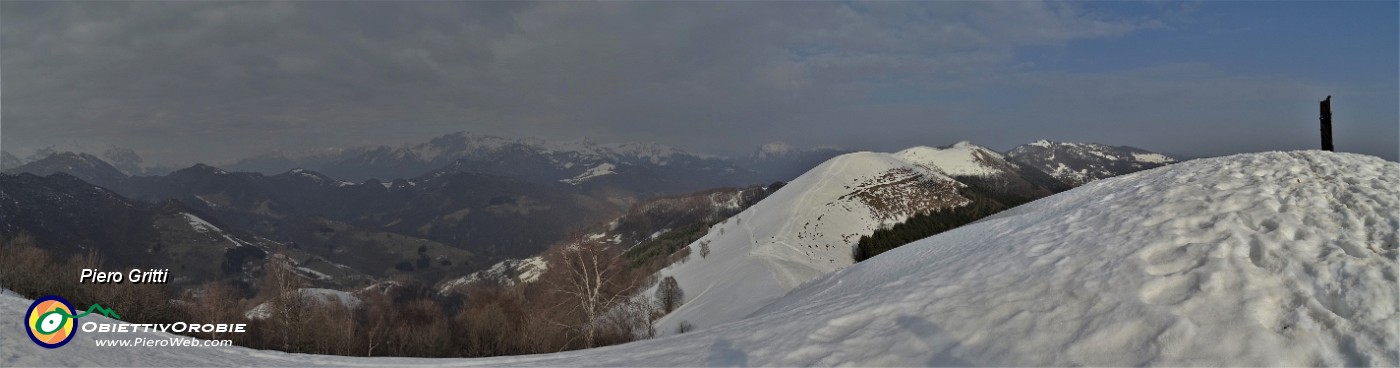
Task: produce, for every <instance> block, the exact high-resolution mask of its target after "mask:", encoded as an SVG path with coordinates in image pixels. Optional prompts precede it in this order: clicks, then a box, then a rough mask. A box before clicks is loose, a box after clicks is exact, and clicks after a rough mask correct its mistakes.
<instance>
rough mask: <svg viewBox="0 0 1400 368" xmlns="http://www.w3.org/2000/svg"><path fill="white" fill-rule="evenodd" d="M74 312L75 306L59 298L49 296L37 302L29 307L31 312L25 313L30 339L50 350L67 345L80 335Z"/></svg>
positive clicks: (25, 324) (25, 323)
mask: <svg viewBox="0 0 1400 368" xmlns="http://www.w3.org/2000/svg"><path fill="white" fill-rule="evenodd" d="M73 312H74V310H73V305H72V304H69V303H68V300H67V299H63V298H62V297H59V296H55V295H48V296H45V297H42V298H39V299H37V300H35V301H34V303H33V304H30V305H29V311H27V312H24V326H25V327H26V328H25V330H26V331H27V332H29V339H31V340H34V343H35V344H39V346H43V347H45V348H49V349H53V348H57V347H60V346H63V345H64V344H67V343H68V341H71V340H73V335H76V334H77V333H78V331H77V328H76V326H77V324H78V321H77V318H74V317H73V314H74V313H73Z"/></svg>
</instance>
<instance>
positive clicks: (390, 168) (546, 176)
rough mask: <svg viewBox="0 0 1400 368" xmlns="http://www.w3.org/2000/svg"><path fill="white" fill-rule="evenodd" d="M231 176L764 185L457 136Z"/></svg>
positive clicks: (531, 141)
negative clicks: (464, 176) (453, 176)
mask: <svg viewBox="0 0 1400 368" xmlns="http://www.w3.org/2000/svg"><path fill="white" fill-rule="evenodd" d="M228 167H229V168H230V169H231V170H258V171H264V172H266V170H268V169H276V171H279V172H280V171H283V170H287V169H290V168H293V167H305V168H311V169H314V170H316V171H319V172H322V173H325V174H326V175H329V176H331V177H335V178H338V179H343V180H350V181H362V180H366V179H370V178H375V179H380V180H386V181H387V180H392V179H396V178H415V177H420V176H423V175H425V174H427V173H432V172H434V171H444V172H462V173H475V174H489V175H498V176H505V177H511V178H516V179H522V180H526V181H530V182H534V183H564V184H569V185H575V186H596V187H616V188H621V189H624V190H627V191H631V192H637V193H642V194H663V193H678V192H686V191H693V190H699V189H704V188H710V187H717V186H726V185H746V184H752V183H755V182H760V181H763V180H764V179H767V178H764V177H761V176H760V175H758V174H757V173H756V172H754V171H753V170H749V169H747V168H744V167H741V166H740V165H737V164H735V163H733V162H730V161H728V160H726V159H723V158H720V157H715V156H709V155H703V154H695V153H690V152H685V151H682V150H679V149H676V148H673V147H669V146H665V145H661V144H657V143H598V142H594V141H591V140H588V139H580V140H574V141H563V142H554V141H548V140H543V139H538V138H521V139H511V138H503V137H497V136H491V135H481V134H471V133H454V134H448V135H443V136H440V137H436V138H433V139H431V140H429V141H427V142H422V143H414V144H406V145H402V146H397V147H390V146H377V147H363V148H355V149H350V150H344V151H338V152H333V153H322V154H316V155H309V156H306V157H304V158H301V159H291V158H286V157H282V156H265V157H258V158H253V159H246V160H243V161H240V162H238V163H235V164H233V165H229V166H228Z"/></svg>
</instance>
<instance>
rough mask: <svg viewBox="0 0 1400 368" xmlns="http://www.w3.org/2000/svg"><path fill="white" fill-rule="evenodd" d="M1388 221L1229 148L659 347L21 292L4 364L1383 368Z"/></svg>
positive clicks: (1392, 245) (1392, 211)
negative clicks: (146, 311)
mask: <svg viewBox="0 0 1400 368" xmlns="http://www.w3.org/2000/svg"><path fill="white" fill-rule="evenodd" d="M931 177H936V176H931ZM794 184H797V181H794ZM853 184H854V183H853ZM779 194H781V193H778V194H774V196H773V197H774V198H779ZM765 202H766V201H765ZM760 205H762V204H760ZM757 207H758V206H755V208H757ZM1397 213H1400V164H1397V163H1395V162H1388V161H1384V160H1381V159H1378V158H1375V157H1370V156H1363V155H1355V154H1345V153H1331V152H1320V151H1303V152H1268V153H1257V154H1242V155H1235V156H1228V157H1221V158H1212V159H1202V160H1194V161H1188V162H1183V163H1179V164H1174V165H1169V166H1165V167H1161V168H1157V169H1153V170H1148V171H1143V172H1139V173H1135V174H1130V175H1125V176H1121V177H1116V178H1110V179H1104V180H1098V181H1094V182H1091V183H1089V184H1087V185H1084V186H1082V187H1079V188H1077V189H1074V190H1071V191H1068V192H1064V193H1060V194H1057V195H1054V196H1051V197H1047V198H1044V199H1041V200H1038V201H1035V202H1032V203H1030V204H1026V205H1023V206H1020V207H1017V208H1014V209H1012V210H1009V211H1006V212H1003V213H1001V214H998V215H995V216H993V217H990V218H987V219H984V220H982V221H979V222H977V223H974V224H971V225H967V226H964V227H961V228H958V229H955V230H952V231H948V232H945V233H942V234H939V235H936V236H933V237H929V238H926V239H924V240H920V241H917V242H914V243H911V244H908V245H905V246H903V247H900V248H897V249H894V250H892V251H889V252H886V253H883V254H881V255H879V256H876V257H874V258H871V259H869V260H866V261H864V262H861V263H858V264H855V265H851V266H849V267H846V268H844V269H841V270H838V271H835V272H832V273H829V274H826V275H824V276H820V277H818V278H816V279H815V280H812V281H810V282H807V283H804V284H802V285H800V286H798V287H796V289H793V290H792V291H791V292H790V293H787V294H786V295H784V296H782V297H780V298H777V299H776V300H773V301H772V302H771V303H767V304H766V305H764V306H763V307H762V308H759V309H758V310H757V311H755V312H753V313H751V314H749V315H748V316H747V317H746V318H742V319H739V320H737V321H734V322H730V323H725V324H719V325H715V326H700V327H701V328H700V329H699V330H696V331H694V332H690V333H686V334H681V335H676V336H669V337H665V338H659V339H654V340H646V341H640V342H634V343H629V344H624V345H617V346H610V347H604V348H598V349H588V350H579V351H570V352H563V353H556V354H544V355H530V356H518V357H496V358H483V359H421V358H418V359H415V358H349V357H332V356H317V355H304V354H287V353H281V352H273V351H257V350H251V349H246V348H239V347H225V348H182V349H170V348H141V349H132V350H125V351H119V350H114V349H110V348H98V347H95V346H94V343H93V339H95V338H112V337H116V336H104V335H103V334H101V333H80V334H78V336H77V337H76V338H75V339H74V340H73V342H72V343H70V344H69V345H68V346H65V347H62V348H60V349H58V350H47V349H43V348H40V347H38V346H35V345H34V344H33V343H30V342H29V341H28V339H27V338H26V337H24V336H23V334H24V333H23V332H21V331H23V330H24V329H23V328H22V327H21V326H19V323H20V318H19V316H18V315H16V314H17V313H20V312H19V311H22V310H23V309H24V308H25V306H27V305H28V303H29V301H27V300H24V299H22V298H19V297H15V296H13V295H4V296H0V311H3V316H0V334H3V337H4V339H0V351H5V352H6V353H5V354H3V355H0V365H5V366H15V365H93V364H104V365H123V366H133V365H140V366H144V365H170V366H209V365H220V366H223V365H275V366H312V365H374V366H383V365H432V366H436V365H452V366H504V365H530V366H579V365H589V366H634V365H644V366H699V365H724V366H834V365H854V366H877V365H894V366H927V365H959V366H982V365H987V366H1069V365H1107V366H1128V365H1155V366H1184V365H1193V366H1196V365H1205V366H1246V365H1248V366H1300V365H1309V366H1317V365H1329V366H1341V365H1346V366H1358V365H1373V366H1395V365H1397V364H1400V350H1397V346H1400V337H1397V336H1400V331H1398V329H1400V328H1398V327H1397V326H1398V325H1400V304H1397V300H1400V293H1397V290H1396V279H1397V265H1396V256H1397V253H1400V250H1397V228H1400V219H1397V215H1396V214H1397ZM750 221H751V220H745V224H746V225H747V224H749V222H750ZM753 225H754V226H760V224H753ZM714 252H715V253H714V254H712V255H710V257H711V258H714V257H717V256H719V255H720V250H719V249H715V251H714ZM712 260H714V259H712ZM697 261H698V260H696V259H692V260H691V261H689V262H688V263H686V264H692V263H695V262H697ZM705 292H706V291H705V290H687V293H688V294H691V295H702V294H704V293H705ZM85 318H94V319H102V318H103V317H85ZM129 335H131V336H130V337H138V336H139V337H147V338H161V337H163V335H159V334H156V333H143V334H129Z"/></svg>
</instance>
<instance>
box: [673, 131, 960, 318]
mask: <svg viewBox="0 0 1400 368" xmlns="http://www.w3.org/2000/svg"><path fill="white" fill-rule="evenodd" d="M962 186H963V185H962V184H961V183H958V182H956V181H954V180H953V179H951V178H949V177H947V176H945V175H943V174H941V173H939V172H937V171H935V170H933V169H931V168H929V167H927V166H923V165H918V164H915V163H911V162H909V161H906V160H903V159H901V158H900V157H899V156H898V155H892V154H886V153H874V152H858V153H850V154H845V155H842V156H838V157H836V158H833V159H831V160H828V161H827V162H826V163H823V164H821V165H820V166H817V167H816V168H814V169H812V170H811V171H808V172H807V173H806V174H803V175H802V176H800V177H798V178H797V179H795V180H793V181H792V182H791V183H788V185H786V186H784V187H783V188H782V189H779V190H778V191H777V192H774V193H773V194H772V195H770V196H769V197H768V198H766V199H764V200H763V201H761V202H759V203H758V204H755V205H754V206H753V207H750V208H749V209H747V210H745V211H743V212H741V213H739V214H738V215H736V216H734V217H732V218H730V219H728V220H726V221H725V222H723V223H721V224H719V225H716V226H714V227H713V228H711V229H710V232H709V233H708V234H706V235H705V236H704V237H702V238H700V240H698V241H696V242H694V243H692V244H691V245H690V248H691V256H690V258H689V260H688V261H686V262H683V263H678V264H675V265H672V266H670V267H668V268H666V269H664V270H662V271H661V272H660V276H661V277H666V276H673V277H675V278H676V280H677V281H678V282H679V283H680V286H681V289H682V290H684V291H685V294H686V295H687V297H686V299H687V300H686V302H685V304H684V305H682V306H681V307H680V309H677V310H675V311H674V312H672V313H671V314H669V315H667V316H666V317H665V318H663V319H662V320H661V321H660V324H659V327H658V328H659V330H660V332H661V333H663V334H668V333H674V332H675V331H676V328H677V326H679V324H680V323H681V322H682V321H684V322H689V323H690V324H691V325H693V326H696V327H699V328H707V327H711V326H715V325H717V324H720V323H724V322H729V321H734V320H738V319H740V318H743V317H745V316H747V315H749V314H750V313H753V311H755V310H757V309H758V308H760V307H762V306H764V305H766V304H768V303H769V302H771V301H773V300H775V299H777V298H778V297H780V296H782V295H783V294H785V293H787V291H788V290H792V288H794V287H797V286H798V285H799V284H801V283H803V282H805V281H808V280H811V279H813V278H816V277H817V276H821V275H824V274H827V273H829V272H831V271H834V270H837V269H840V268H842V267H846V266H849V265H851V263H852V262H853V260H852V257H851V245H852V244H855V242H856V241H857V240H859V239H860V237H861V236H862V235H869V234H870V233H871V232H873V231H874V230H875V229H877V228H879V227H880V226H882V225H886V224H893V223H898V222H901V221H903V220H905V219H906V218H908V217H909V216H912V215H913V214H915V213H918V212H924V211H928V210H931V209H937V208H947V207H953V206H961V205H965V204H967V202H968V200H967V199H966V198H964V197H963V196H961V195H959V194H958V191H957V190H958V188H961V187H962ZM702 247H708V248H709V249H710V254H709V255H708V256H703V257H702V256H701V255H700V253H701V248H702Z"/></svg>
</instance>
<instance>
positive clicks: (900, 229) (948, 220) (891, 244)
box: [854, 186, 1036, 262]
mask: <svg viewBox="0 0 1400 368" xmlns="http://www.w3.org/2000/svg"><path fill="white" fill-rule="evenodd" d="M972 188H977V187H976V186H974V187H972ZM963 195H965V196H967V197H968V198H969V199H970V200H972V203H970V204H968V205H966V206H962V207H956V208H951V209H945V210H942V211H932V212H925V213H920V214H917V215H914V216H913V217H910V218H909V219H908V220H905V221H904V222H901V223H898V224H895V225H894V226H891V227H889V228H884V229H879V230H875V232H874V233H873V234H870V235H868V236H862V237H860V242H859V243H856V250H855V254H854V256H855V260H856V262H860V261H864V260H867V259H870V257H874V256H876V255H878V254H880V253H884V252H886V251H888V250H890V249H894V248H898V247H900V246H902V245H905V244H909V243H911V242H913V241H915V240H919V239H923V238H927V237H930V236H933V235H937V234H938V233H942V232H944V231H948V230H952V229H954V228H957V227H959V226H963V225H967V224H970V223H972V222H973V221H977V220H980V219H982V218H983V217H987V216H991V215H994V214H996V213H997V212H1001V211H1003V210H1006V209H1008V208H1011V207H1015V206H1018V205H1020V204H1022V203H1026V202H1030V201H1032V200H1035V199H1036V198H1031V197H1023V196H1019V195H1012V194H1006V193H995V192H991V191H986V190H975V189H974V190H970V191H968V192H966V193H963Z"/></svg>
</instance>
